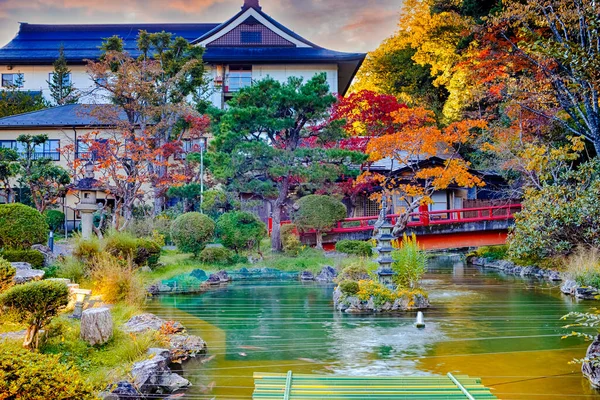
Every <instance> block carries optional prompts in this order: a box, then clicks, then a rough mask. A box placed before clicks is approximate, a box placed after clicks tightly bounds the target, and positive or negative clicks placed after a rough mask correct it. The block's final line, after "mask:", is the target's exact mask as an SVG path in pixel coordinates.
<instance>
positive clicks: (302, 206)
mask: <svg viewBox="0 0 600 400" xmlns="http://www.w3.org/2000/svg"><path fill="white" fill-rule="evenodd" d="M297 208H298V209H297V210H296V211H295V212H294V213H293V215H292V219H293V221H294V223H295V224H296V225H297V226H298V228H300V229H303V230H308V229H314V230H315V232H316V239H317V249H322V248H323V232H324V231H327V230H329V229H331V228H333V227H334V225H335V224H336V223H337V222H338V221H341V220H342V219H344V218H346V206H344V204H343V203H342V202H340V201H339V200H336V199H334V198H333V197H330V196H320V195H309V196H305V197H302V198H301V199H300V200H298V202H297Z"/></svg>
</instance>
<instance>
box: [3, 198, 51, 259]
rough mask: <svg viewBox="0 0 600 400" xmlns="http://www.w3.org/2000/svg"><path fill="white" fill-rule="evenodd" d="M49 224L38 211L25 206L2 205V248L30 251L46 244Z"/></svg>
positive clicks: (16, 204)
mask: <svg viewBox="0 0 600 400" xmlns="http://www.w3.org/2000/svg"><path fill="white" fill-rule="evenodd" d="M47 240H48V224H47V223H46V219H45V218H44V217H43V216H42V214H40V213H39V212H38V211H37V210H36V209H34V208H31V207H28V206H25V205H23V204H18V203H15V204H0V248H5V249H28V248H30V247H31V246H32V245H34V244H38V243H44V244H45V243H46V241H47Z"/></svg>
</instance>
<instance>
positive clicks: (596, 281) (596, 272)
mask: <svg viewBox="0 0 600 400" xmlns="http://www.w3.org/2000/svg"><path fill="white" fill-rule="evenodd" d="M565 275H566V276H567V277H568V278H569V279H572V280H574V281H575V282H577V283H578V284H579V285H582V286H591V287H594V288H600V250H599V249H596V248H583V247H580V248H578V249H577V250H576V251H575V253H573V254H571V255H570V256H569V257H568V258H567V260H566V271H565Z"/></svg>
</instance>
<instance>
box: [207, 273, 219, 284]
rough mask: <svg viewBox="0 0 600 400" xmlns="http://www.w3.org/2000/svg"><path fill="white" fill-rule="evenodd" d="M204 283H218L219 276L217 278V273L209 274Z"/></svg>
mask: <svg viewBox="0 0 600 400" xmlns="http://www.w3.org/2000/svg"><path fill="white" fill-rule="evenodd" d="M205 283H208V284H209V285H220V284H221V278H219V277H218V276H217V274H211V275H210V276H209V277H208V279H207V280H206V282H205Z"/></svg>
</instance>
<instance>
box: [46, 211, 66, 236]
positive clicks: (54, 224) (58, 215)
mask: <svg viewBox="0 0 600 400" xmlns="http://www.w3.org/2000/svg"><path fill="white" fill-rule="evenodd" d="M43 215H44V217H45V218H46V222H47V223H48V227H49V228H50V230H51V231H54V232H59V231H62V230H64V227H65V213H63V212H62V211H58V210H46V211H44V214H43Z"/></svg>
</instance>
